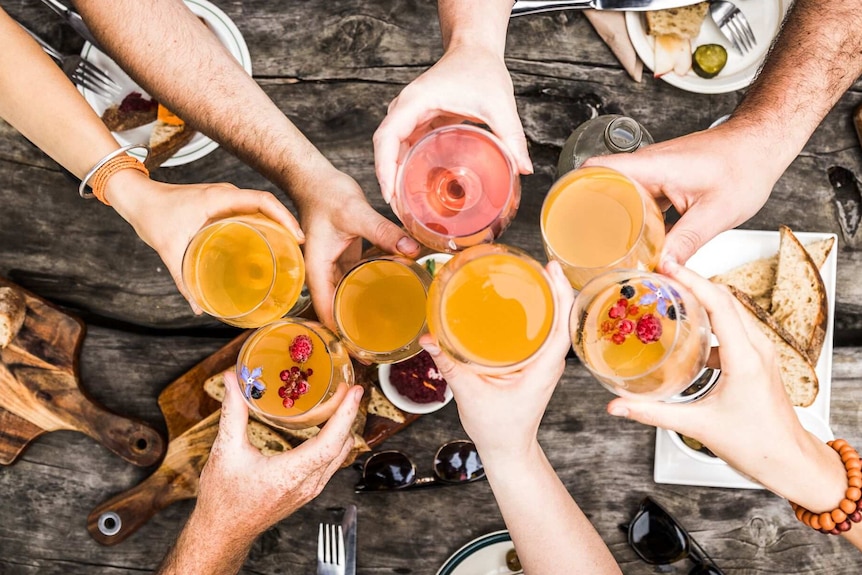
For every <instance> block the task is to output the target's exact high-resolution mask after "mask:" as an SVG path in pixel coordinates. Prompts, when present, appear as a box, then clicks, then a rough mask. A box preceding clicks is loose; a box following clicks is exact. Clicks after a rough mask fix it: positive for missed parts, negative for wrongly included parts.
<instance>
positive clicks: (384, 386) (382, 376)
mask: <svg viewBox="0 0 862 575" xmlns="http://www.w3.org/2000/svg"><path fill="white" fill-rule="evenodd" d="M391 369H392V366H391V365H390V364H388V363H381V364H380V365H379V366H378V367H377V376H378V378H379V380H380V389H381V390H382V391H383V395H385V396H386V399H388V400H389V401H391V402H392V404H393V405H394V406H395V407H397V408H398V409H400V410H401V411H404V412H406V413H416V414H420V415H421V414H426V413H433V412H435V411H437V410H438V409H441V408H442V407H444V406H445V405H446V404H447V403H449V402H450V401H452V398H453V397H454V396H453V395H452V388H451V386H449V385H448V383H447V385H446V391H444V392H443V398H444V399H443V401H432V402H430V403H416V402H415V401H413V400H412V399H410V398H409V397H406V396H404V395H401V394H400V393H399V392H398V390H397V389H395V386H394V385H392V382H391V381H389V372H390V370H391Z"/></svg>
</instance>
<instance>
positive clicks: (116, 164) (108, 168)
mask: <svg viewBox="0 0 862 575" xmlns="http://www.w3.org/2000/svg"><path fill="white" fill-rule="evenodd" d="M135 148H140V149H142V150H144V151H145V152H146V153H147V154H149V152H150V148H149V147H148V146H146V145H143V144H129V145H128V146H123V147H122V148H120V149H118V150H114V151H113V152H111V153H110V154H108V155H107V156H105V157H104V158H102V159H101V160H99V161H98V162H97V163H96V165H95V166H93V168H92V169H91V170H90V171H89V172H87V175H86V176H84V177H83V179H82V180H81V184H80V185H79V186H78V193H79V194H80V195H81V197H82V198H84V199H89V198H97V199H98V200H99V201H100V202H102V203H103V204H105V205H107V206H109V205H111V204H110V203H108V201H107V200H106V199H105V183H106V182H107V181H108V178H110V177H111V176H112V175H114V174H115V173H117V172H118V171H120V170H125V169H127V168H132V169H135V170H138V171H139V172H141V173H143V174H144V175H146V176H149V175H150V172H149V171H148V170H147V168H146V167H145V166H144V164H143V163H141V161H140V160H138V159H137V158H134V157H132V156H130V155H128V154H126V153H125V152H128V151H129V150H132V149H135ZM91 179H92V180H93V183H92V185H91V187H92V190H93V191H92V192H88V191H87V185H88V184H89V183H90V180H91Z"/></svg>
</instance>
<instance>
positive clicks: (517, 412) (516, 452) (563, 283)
mask: <svg viewBox="0 0 862 575" xmlns="http://www.w3.org/2000/svg"><path fill="white" fill-rule="evenodd" d="M547 270H548V273H549V274H550V276H551V286H552V289H553V291H554V305H555V307H556V310H555V316H556V317H555V318H554V327H553V328H552V331H551V334H550V335H549V342H548V344H547V346H546V347H545V349H543V350H541V351H540V352H539V353H538V354H537V355H536V356H535V357H534V358H533V359H532V360H530V362H529V363H528V364H527V365H526V366H524V367H523V368H521V369H519V370H518V371H516V372H514V373H510V374H507V375H501V376H494V375H483V374H478V373H476V372H474V371H473V370H471V369H470V368H469V367H468V366H466V365H464V364H460V363H457V362H455V361H454V360H453V359H452V358H451V357H449V356H448V355H446V354H445V353H443V352H442V351H441V350H440V348H439V347H437V345H436V343H435V342H434V339H433V337H432V336H430V335H425V336H423V337H422V339H420V343H421V344H422V347H423V348H425V350H426V351H428V353H430V354H431V357H433V358H434V362H435V363H436V364H437V368H438V369H439V370H440V373H441V375H442V376H443V377H444V378H445V379H446V382H447V383H448V384H449V385H450V386H451V387H452V393H453V394H454V395H455V403H456V404H457V405H458V414H459V416H460V418H461V424H462V425H463V426H464V430H465V431H466V432H467V435H469V436H470V438H471V439H472V440H473V443H475V444H476V447H477V448H478V450H479V453H480V455H481V456H482V459H483V461H486V462H487V461H490V460H491V459H492V458H495V457H498V458H501V459H509V458H511V457H520V456H522V455H524V454H526V453H527V452H528V451H530V450H531V448H533V447H534V446H535V444H536V434H537V432H538V429H539V423H540V422H541V420H542V415H543V414H544V412H545V408H546V407H547V405H548V401H549V400H550V398H551V394H552V393H553V392H554V389H555V388H556V386H557V382H558V381H559V379H560V376H561V375H562V374H563V370H564V369H565V367H566V360H565V357H566V352H567V351H568V349H569V346H570V345H571V340H570V339H569V313H570V312H571V309H572V302H573V301H574V294H573V292H572V287H571V285H570V284H569V281H568V280H567V279H566V276H565V275H564V274H563V271H562V269H561V268H560V265H559V264H558V263H557V262H555V261H552V262H551V263H549V264H548V266H547Z"/></svg>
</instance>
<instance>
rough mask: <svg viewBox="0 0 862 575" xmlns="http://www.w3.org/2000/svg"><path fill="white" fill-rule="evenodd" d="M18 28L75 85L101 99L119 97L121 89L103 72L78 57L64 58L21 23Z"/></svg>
mask: <svg viewBox="0 0 862 575" xmlns="http://www.w3.org/2000/svg"><path fill="white" fill-rule="evenodd" d="M19 26H21V28H23V29H24V31H25V32H27V33H28V34H29V35H30V36H31V37H32V38H33V39H34V40H36V42H37V43H38V44H39V46H41V47H42V50H43V51H44V52H45V53H46V54H48V56H50V57H51V58H52V59H53V60H54V61H55V62H57V64H59V65H60V68H62V69H63V72H64V73H65V74H66V76H68V77H69V79H70V80H72V82H74V83H75V85H77V86H81V87H83V88H87V89H88V90H91V91H92V92H93V93H95V94H98V95H99V96H102V97H103V98H108V99H112V98H116V97H117V96H119V95H120V92H121V91H122V88H120V86H119V85H117V83H116V82H114V80H113V78H111V77H110V76H109V75H108V74H107V73H106V72H105V71H103V70H101V69H100V68H98V67H97V66H95V65H94V64H92V63H91V62H88V61H87V60H85V59H84V58H81V57H80V56H64V55H63V54H62V53H60V51H59V50H57V49H56V48H54V47H53V46H51V45H50V44H48V43H47V42H46V41H45V40H43V39H42V38H40V37H39V36H38V35H37V34H36V33H35V32H33V31H32V30H30V29H29V28H27V27H26V26H24V25H23V24H21V23H19Z"/></svg>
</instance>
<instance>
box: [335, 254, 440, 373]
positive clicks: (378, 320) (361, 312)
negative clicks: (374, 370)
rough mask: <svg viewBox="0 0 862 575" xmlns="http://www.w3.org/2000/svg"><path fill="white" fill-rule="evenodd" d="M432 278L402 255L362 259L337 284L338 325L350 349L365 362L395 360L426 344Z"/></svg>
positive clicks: (419, 349)
mask: <svg viewBox="0 0 862 575" xmlns="http://www.w3.org/2000/svg"><path fill="white" fill-rule="evenodd" d="M430 285H431V276H430V275H428V272H427V271H425V268H423V267H422V266H420V265H419V264H417V263H416V262H415V261H413V260H411V259H409V258H405V257H402V256H394V255H393V256H380V257H374V258H369V259H366V260H363V261H361V262H359V263H358V264H356V265H355V266H354V267H353V268H352V269H351V270H350V271H348V272H347V273H346V274H345V275H344V277H343V278H342V279H341V281H340V282H339V283H338V286H337V287H336V288H335V302H334V305H333V310H334V315H335V327H336V330H337V331H338V334H339V336H341V339H342V340H343V341H344V345H345V346H346V347H347V349H348V350H349V351H350V353H351V354H352V355H353V356H354V357H356V358H358V359H360V360H362V361H365V362H372V363H393V362H396V361H401V360H404V359H407V358H410V357H413V356H414V355H416V354H417V353H419V352H420V351H422V348H421V347H420V345H419V337H420V336H421V335H422V334H424V333H425V331H426V327H425V302H426V300H427V299H428V286H430Z"/></svg>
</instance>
